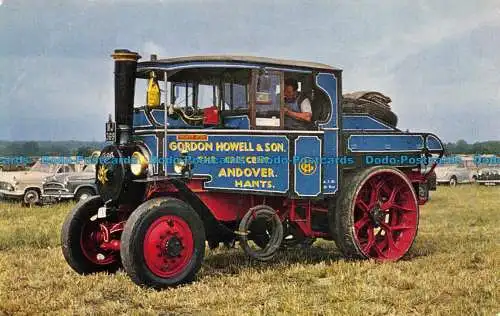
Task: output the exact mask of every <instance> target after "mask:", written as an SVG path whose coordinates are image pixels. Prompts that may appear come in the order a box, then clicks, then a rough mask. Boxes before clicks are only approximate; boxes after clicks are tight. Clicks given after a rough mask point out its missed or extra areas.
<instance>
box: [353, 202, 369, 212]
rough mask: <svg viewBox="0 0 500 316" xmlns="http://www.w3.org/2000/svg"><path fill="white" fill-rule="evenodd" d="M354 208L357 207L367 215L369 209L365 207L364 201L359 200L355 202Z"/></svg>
mask: <svg viewBox="0 0 500 316" xmlns="http://www.w3.org/2000/svg"><path fill="white" fill-rule="evenodd" d="M356 206H357V207H359V208H360V209H361V210H362V211H363V212H365V213H368V212H369V211H370V208H369V207H368V205H366V203H365V201H363V200H361V199H359V200H357V201H356Z"/></svg>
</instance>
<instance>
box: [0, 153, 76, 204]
mask: <svg viewBox="0 0 500 316" xmlns="http://www.w3.org/2000/svg"><path fill="white" fill-rule="evenodd" d="M76 170H77V165H76V164H75V163H69V164H49V163H43V162H42V160H41V159H39V160H38V161H37V162H36V163H35V164H34V165H33V166H32V167H31V168H30V170H28V171H14V172H2V173H1V174H0V198H3V199H14V200H20V201H22V202H23V203H24V204H29V205H31V204H36V203H39V202H40V197H41V193H42V181H43V179H44V178H46V177H47V176H51V175H54V174H58V173H67V172H74V171H76Z"/></svg>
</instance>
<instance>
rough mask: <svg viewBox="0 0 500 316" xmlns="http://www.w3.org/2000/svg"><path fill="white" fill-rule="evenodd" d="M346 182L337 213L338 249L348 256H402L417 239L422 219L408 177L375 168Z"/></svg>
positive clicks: (383, 168) (391, 259) (394, 258)
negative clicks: (419, 223) (420, 219)
mask: <svg viewBox="0 0 500 316" xmlns="http://www.w3.org/2000/svg"><path fill="white" fill-rule="evenodd" d="M346 180H347V181H348V182H347V183H346V182H344V183H346V184H347V188H346V189H345V190H344V191H343V192H342V193H341V196H340V198H339V201H338V202H339V203H338V204H337V209H336V210H335V212H336V214H335V220H334V225H335V227H334V229H336V230H337V233H338V235H337V240H336V241H337V243H338V246H339V248H340V249H341V250H342V251H343V252H344V253H345V254H346V255H347V256H349V257H357V258H372V259H375V260H380V261H385V260H388V261H394V260H398V259H400V258H401V257H403V256H404V255H405V254H406V253H407V252H408V250H409V249H410V247H411V246H412V244H413V241H414V240H415V237H416V234H417V228H418V219H419V208H418V201H417V197H416V195H415V192H414V189H413V187H412V184H411V182H410V181H409V180H408V178H407V177H406V175H405V174H404V173H402V172H401V171H399V170H397V169H395V168H387V167H374V168H370V169H367V170H364V171H362V172H360V173H357V174H355V175H352V176H350V177H348V178H347V179H346Z"/></svg>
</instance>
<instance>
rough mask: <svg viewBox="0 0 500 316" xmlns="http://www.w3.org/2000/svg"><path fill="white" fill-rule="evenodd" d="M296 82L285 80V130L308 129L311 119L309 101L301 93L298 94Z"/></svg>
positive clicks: (289, 79) (290, 79)
mask: <svg viewBox="0 0 500 316" xmlns="http://www.w3.org/2000/svg"><path fill="white" fill-rule="evenodd" d="M298 89H299V85H298V83H297V80H295V79H292V78H288V79H286V80H285V87H284V97H285V128H286V129H308V126H309V123H310V122H311V118H312V111H311V101H309V99H308V98H307V97H306V96H305V95H304V94H302V93H300V92H298V91H297V90H298Z"/></svg>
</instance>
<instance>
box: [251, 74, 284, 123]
mask: <svg viewBox="0 0 500 316" xmlns="http://www.w3.org/2000/svg"><path fill="white" fill-rule="evenodd" d="M282 81H283V73H281V72H277V71H265V70H264V71H259V72H258V73H257V74H256V77H255V127H256V128H276V129H278V128H280V127H282V125H283V124H282V119H281V113H280V109H281V104H282V102H281V99H282V93H281V90H282V88H283V87H282Z"/></svg>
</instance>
